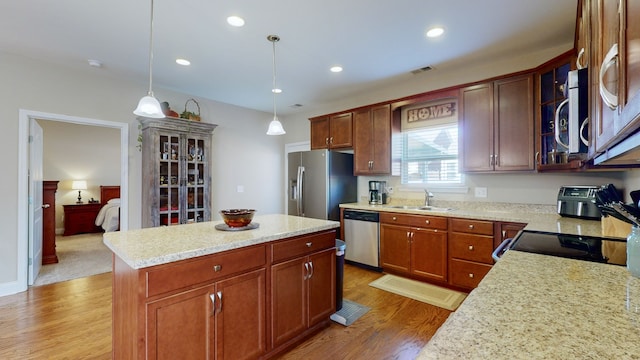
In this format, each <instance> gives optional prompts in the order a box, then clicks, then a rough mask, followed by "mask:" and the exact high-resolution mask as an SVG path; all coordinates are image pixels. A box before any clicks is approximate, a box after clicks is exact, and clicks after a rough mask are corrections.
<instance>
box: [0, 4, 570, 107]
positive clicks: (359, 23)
mask: <svg viewBox="0 0 640 360" xmlns="http://www.w3.org/2000/svg"><path fill="white" fill-rule="evenodd" d="M576 7H577V5H576V1H575V0H560V1H558V0H536V1H530V0H483V1H477V0H447V1H442V0H394V1H389V0H386V1H385V0H375V1H372V0H347V1H345V0H321V1H320V0H216V1H212V0H180V1H176V0H155V4H154V9H155V11H154V60H153V84H154V89H156V91H155V92H156V95H157V96H158V97H159V98H161V97H162V96H161V91H159V90H158V89H159V88H168V89H171V90H175V91H178V92H182V93H186V94H190V95H193V96H197V97H202V98H207V99H212V100H217V101H221V102H225V103H229V104H234V105H238V106H242V107H246V108H251V109H256V110H260V111H265V112H271V111H272V109H273V103H272V94H271V88H272V44H271V43H270V42H269V41H268V40H267V39H266V38H267V35H269V34H276V35H278V36H280V38H281V40H280V42H278V43H277V45H276V63H277V84H278V87H280V88H282V89H283V92H282V93H281V94H278V95H277V96H276V99H277V104H278V113H279V114H292V113H295V112H297V111H301V110H303V109H305V106H309V105H316V106H317V105H319V104H330V103H332V102H334V101H339V100H340V99H343V98H345V97H348V96H353V95H355V94H359V93H362V92H366V91H367V90H371V89H372V88H374V87H376V88H380V87H384V86H385V84H386V85H388V84H393V83H396V82H398V81H401V80H402V79H403V78H406V77H407V76H415V75H411V74H410V73H411V71H413V70H416V69H419V68H422V67H425V66H432V67H433V68H434V70H431V71H438V68H439V67H445V66H446V64H447V63H451V62H454V61H456V62H459V61H460V59H467V61H473V62H483V61H491V59H495V58H496V57H504V56H511V55H514V54H522V53H526V52H529V51H536V50H540V49H547V48H551V47H554V46H559V45H562V44H567V43H571V42H572V41H573V36H574V23H575V15H576ZM230 15H239V16H241V17H243V18H244V19H245V21H246V24H245V26H244V27H241V28H235V27H232V26H230V25H229V24H227V22H226V18H227V17H228V16H230ZM149 19H150V1H149V0H135V1H132V0H110V1H104V0H102V1H98V0H56V1H51V0H20V1H10V0H5V1H2V3H0V33H1V34H3V35H2V36H0V51H3V52H8V53H15V54H21V55H24V56H28V57H34V58H39V59H41V60H43V61H47V62H54V63H64V64H66V65H67V66H70V67H88V66H89V64H88V62H87V60H88V59H96V60H99V61H100V62H101V63H102V67H101V68H99V69H96V71H108V72H110V73H113V74H114V75H117V76H125V77H128V78H131V79H132V80H134V81H136V82H139V83H140V96H142V95H144V94H145V93H146V91H147V87H148V51H149ZM436 25H439V26H442V27H444V29H445V31H446V32H445V34H444V35H443V36H441V37H440V38H437V39H430V38H427V37H426V36H425V32H426V30H427V29H429V28H430V27H432V26H436ZM179 57H182V58H187V59H189V60H190V61H191V66H189V67H183V66H180V65H177V64H176V63H175V59H176V58H179ZM336 64H337V65H341V66H342V67H343V68H344V71H343V72H341V73H332V72H330V71H329V68H330V67H331V66H333V65H336ZM137 100H138V99H132V101H131V103H132V107H133V106H134V105H135V103H136V102H137ZM162 100H164V99H161V101H162ZM294 104H300V105H302V107H299V108H294V107H292V105H294ZM176 107H177V106H174V108H176Z"/></svg>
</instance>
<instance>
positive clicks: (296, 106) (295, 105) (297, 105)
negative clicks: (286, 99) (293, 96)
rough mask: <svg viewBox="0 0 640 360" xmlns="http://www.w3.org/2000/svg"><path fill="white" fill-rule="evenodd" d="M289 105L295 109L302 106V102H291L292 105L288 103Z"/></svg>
mask: <svg viewBox="0 0 640 360" xmlns="http://www.w3.org/2000/svg"><path fill="white" fill-rule="evenodd" d="M289 107H290V108H294V109H297V108H301V107H302V104H293V105H289Z"/></svg>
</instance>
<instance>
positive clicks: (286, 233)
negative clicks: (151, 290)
mask: <svg viewBox="0 0 640 360" xmlns="http://www.w3.org/2000/svg"><path fill="white" fill-rule="evenodd" d="M222 223H223V221H209V222H202V223H195V224H186V225H175V226H162V227H155V228H147V229H136V230H129V231H117V232H108V233H105V234H104V237H103V242H104V244H105V245H106V246H107V247H108V248H109V249H110V250H111V251H112V252H113V253H114V254H115V255H116V256H118V257H119V258H121V259H122V260H123V261H124V262H125V263H127V264H128V265H129V266H131V267H132V268H134V269H141V268H145V267H150V266H154V265H160V264H165V263H170V262H174V261H178V260H184V259H189V258H193V257H197V256H203V255H208V254H213V253H217V252H222V251H226V250H231V249H237V248H241V247H244V246H250V245H255V244H260V243H265V242H269V241H273V240H279V239H284V238H289V237H293V236H298V235H304V234H310V233H314V232H318V231H323V230H330V229H334V228H338V227H339V226H340V223H339V222H337V221H330V220H318V219H311V218H304V217H297V216H290V215H281V214H271V215H259V216H255V217H254V218H253V223H258V224H259V225H260V226H259V227H258V228H257V229H253V230H245V231H221V230H217V229H215V225H217V224H222Z"/></svg>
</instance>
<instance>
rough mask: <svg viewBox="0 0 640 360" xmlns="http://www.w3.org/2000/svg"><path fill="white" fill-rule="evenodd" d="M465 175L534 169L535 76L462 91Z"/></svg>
mask: <svg viewBox="0 0 640 360" xmlns="http://www.w3.org/2000/svg"><path fill="white" fill-rule="evenodd" d="M460 99H461V105H460V114H461V115H460V123H461V128H462V141H461V144H462V164H463V165H462V169H463V171H464V172H490V171H514V170H519V171H521V170H533V169H534V126H533V125H534V122H533V114H534V112H533V76H532V75H530V74H528V75H522V76H515V77H510V78H505V79H500V80H496V81H494V82H490V83H484V84H478V85H473V86H469V87H466V88H463V89H461V90H460Z"/></svg>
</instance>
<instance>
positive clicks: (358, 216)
mask: <svg viewBox="0 0 640 360" xmlns="http://www.w3.org/2000/svg"><path fill="white" fill-rule="evenodd" d="M343 217H344V219H345V220H358V221H368V222H380V213H378V212H377V211H361V210H345V211H344V214H343Z"/></svg>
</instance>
